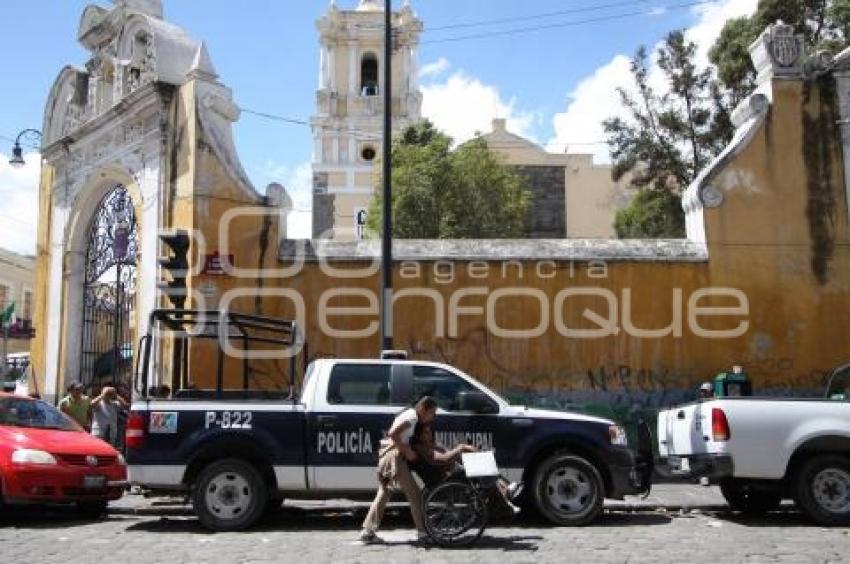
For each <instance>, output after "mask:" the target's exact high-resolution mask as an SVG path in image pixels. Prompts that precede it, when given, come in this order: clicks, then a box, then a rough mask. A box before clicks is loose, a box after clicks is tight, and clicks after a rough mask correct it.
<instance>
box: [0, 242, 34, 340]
mask: <svg viewBox="0 0 850 564" xmlns="http://www.w3.org/2000/svg"><path fill="white" fill-rule="evenodd" d="M34 277H35V257H31V256H27V255H20V254H18V253H13V252H12V251H8V250H5V249H0V311H6V309H7V308H8V307H9V306H11V305H14V319H13V322H12V323H11V325H10V327H9V339H8V341H7V343H6V347H7V348H6V351H7V352H8V353H10V354H15V353H24V352H29V350H30V339H31V337H32V336H33V334H34V331H35V326H34V325H33V313H34V305H35V301H34V300H35V292H34V284H35V280H34Z"/></svg>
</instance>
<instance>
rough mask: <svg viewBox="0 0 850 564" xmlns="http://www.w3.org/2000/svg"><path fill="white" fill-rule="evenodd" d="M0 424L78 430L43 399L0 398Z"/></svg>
mask: <svg viewBox="0 0 850 564" xmlns="http://www.w3.org/2000/svg"><path fill="white" fill-rule="evenodd" d="M0 425H7V426H10V427H30V428H33V429H56V430H58V431H79V430H80V427H79V425H77V424H76V423H74V422H73V421H72V420H71V419H70V418H68V417H66V416H65V415H64V414H63V413H62V412H61V411H59V410H58V409H56V408H55V407H52V406H50V405H48V404H46V403H44V402H43V401H37V400H31V399H26V398H0Z"/></svg>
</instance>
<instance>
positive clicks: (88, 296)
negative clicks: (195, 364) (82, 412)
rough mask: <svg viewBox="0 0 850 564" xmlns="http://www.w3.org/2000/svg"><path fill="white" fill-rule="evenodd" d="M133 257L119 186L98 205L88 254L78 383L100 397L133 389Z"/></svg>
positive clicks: (130, 221) (132, 232)
mask: <svg viewBox="0 0 850 564" xmlns="http://www.w3.org/2000/svg"><path fill="white" fill-rule="evenodd" d="M137 253H138V246H137V239H136V215H135V211H134V209H133V202H132V200H131V199H130V195H129V194H128V193H127V189H126V188H125V187H124V186H120V185H119V186H116V187H115V188H113V189H112V190H111V191H110V192H109V193H108V194H107V195H106V196H104V198H103V200H101V202H100V205H99V206H98V209H97V211H96V212H95V216H94V219H93V220H92V224H91V228H90V230H89V237H88V245H87V248H86V259H85V281H84V286H83V327H82V355H81V359H80V381H81V382H82V383H83V385H85V386H86V387H88V386H92V387H93V388H94V390H96V391H98V392H99V390H100V387H101V386H103V385H105V384H106V383H108V382H111V383H112V384H113V385H116V386H127V387H128V389H129V386H130V383H131V378H132V376H131V374H132V365H133V343H134V337H133V328H132V326H131V320H132V319H133V312H134V310H135V304H136V259H137Z"/></svg>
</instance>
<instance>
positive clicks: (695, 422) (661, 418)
mask: <svg viewBox="0 0 850 564" xmlns="http://www.w3.org/2000/svg"><path fill="white" fill-rule="evenodd" d="M704 405H705V404H704V403H692V404H687V405H682V406H679V407H674V408H672V409H668V410H666V411H662V412H660V413H659V414H658V451H659V454H660V456H661V457H670V456H694V455H698V454H707V453H709V452H712V451H713V450H714V449H712V448H711V441H709V440H707V439H706V437H707V436H708V435H710V433H711V429H710V425H711V423H710V422H708V423H706V422H705V420H704V413H703V406H704ZM706 425H708V426H709V428H706Z"/></svg>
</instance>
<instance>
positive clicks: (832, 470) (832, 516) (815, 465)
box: [794, 455, 850, 526]
mask: <svg viewBox="0 0 850 564" xmlns="http://www.w3.org/2000/svg"><path fill="white" fill-rule="evenodd" d="M794 489H795V493H796V496H795V501H796V502H797V505H798V506H799V507H800V509H802V510H803V513H805V514H806V515H808V516H809V517H810V518H811V519H812V520H813V521H815V522H816V523H818V524H820V525H827V526H832V525H847V524H850V460H848V459H847V458H845V457H842V456H835V455H821V456H817V457H815V458H813V459H811V460H809V461H808V462H806V463H805V464H803V466H802V467H800V469H799V471H798V472H797V473H796V476H795V480H794Z"/></svg>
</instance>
